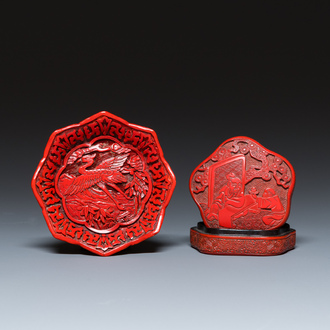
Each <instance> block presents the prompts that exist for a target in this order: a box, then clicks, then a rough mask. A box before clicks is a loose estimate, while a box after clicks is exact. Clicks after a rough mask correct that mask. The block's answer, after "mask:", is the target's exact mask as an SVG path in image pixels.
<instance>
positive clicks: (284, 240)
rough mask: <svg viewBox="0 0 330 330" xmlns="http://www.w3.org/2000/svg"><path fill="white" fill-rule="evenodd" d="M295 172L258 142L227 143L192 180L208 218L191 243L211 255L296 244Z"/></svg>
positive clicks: (270, 250)
mask: <svg viewBox="0 0 330 330" xmlns="http://www.w3.org/2000/svg"><path fill="white" fill-rule="evenodd" d="M294 184H295V174H294V170H293V167H292V166H291V164H290V163H289V162H288V161H287V160H286V159H285V158H283V157H282V156H280V155H279V154H277V153H275V152H272V151H270V150H268V149H266V148H264V147H263V146H262V145H261V144H259V143H258V142H256V141H255V140H253V139H251V138H247V137H235V138H232V139H229V140H227V141H225V142H224V143H222V144H221V145H220V146H219V148H218V149H217V150H216V151H215V152H214V153H213V154H212V155H211V156H209V157H208V158H207V159H206V160H205V161H204V162H202V163H201V164H200V165H199V166H198V167H197V168H196V169H195V170H194V172H193V173H192V175H191V178H190V192H191V195H192V197H193V199H194V201H195V202H196V204H197V206H198V208H199V210H200V213H201V216H202V219H203V222H202V223H199V224H198V226H197V227H194V228H192V229H191V244H192V246H193V247H195V248H197V249H198V250H199V251H201V252H205V253H210V254H240V255H244V254H247V255H273V254H280V253H284V252H286V251H288V250H290V249H292V248H293V247H294V245H295V237H296V232H295V230H293V229H290V226H289V225H288V224H286V220H287V218H288V216H289V212H290V204H291V196H292V192H293V188H294Z"/></svg>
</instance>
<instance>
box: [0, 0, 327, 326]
mask: <svg viewBox="0 0 330 330" xmlns="http://www.w3.org/2000/svg"><path fill="white" fill-rule="evenodd" d="M79 6H80V7H75V8H68V7H67V6H66V7H65V8H60V7H56V8H55V7H54V8H49V9H47V8H40V7H38V8H31V6H30V4H29V7H28V6H26V8H23V7H19V8H16V7H15V8H14V7H13V8H8V9H7V8H5V10H4V11H3V15H4V17H3V20H2V23H1V24H3V26H2V27H1V48H2V49H1V58H2V59H1V63H0V66H1V98H0V105H1V113H2V125H1V133H2V138H1V140H2V147H1V150H2V158H1V159H2V160H1V171H0V175H1V196H0V197H1V198H0V203H1V204H0V205H1V209H0V216H1V219H0V246H1V248H0V262H1V263H0V315H1V324H2V327H3V329H92V328H97V329H100V328H103V329H107V328H109V329H115V328H116V329H118V328H121V329H129V328H134V329H201V328H207V329H254V330H261V329H267V330H268V329H312V328H313V329H329V327H330V316H329V296H330V286H329V279H330V276H329V275H330V257H329V252H330V250H329V248H330V243H329V229H330V228H329V227H330V224H329V215H328V214H329V212H328V209H327V207H328V206H329V171H328V164H329V161H330V159H329V153H328V149H329V138H330V134H329V130H328V126H329V124H328V123H329V118H328V115H327V113H328V111H329V105H330V93H329V73H330V70H329V54H330V53H329V51H328V44H329V38H328V34H327V32H326V31H328V28H329V26H328V23H327V21H328V16H329V6H328V4H327V3H322V2H320V3H318V4H310V3H308V2H307V3H305V2H297V3H296V4H292V5H291V4H289V3H288V2H283V3H282V4H281V3H278V2H276V4H271V3H269V4H264V3H262V2H261V3H258V4H257V3H253V4H251V3H250V2H249V3H248V4H247V3H245V2H238V1H236V2H235V3H234V4H227V3H226V2H222V5H221V6H220V7H217V8H211V7H206V6H205V7H202V8H201V7H195V8H192V7H189V8H187V7H179V6H177V7H173V8H172V7H170V6H169V5H167V6H165V5H164V4H163V5H162V6H163V7H161V6H160V5H159V7H146V8H143V7H142V5H139V6H136V7H134V8H133V7H130V6H128V5H127V7H122V8H120V7H119V6H118V7H112V8H107V7H104V8H102V7H100V6H94V7H91V5H89V6H84V5H79ZM101 110H106V111H109V112H112V113H114V114H115V115H117V116H119V117H122V118H124V119H126V120H127V121H128V122H131V123H135V124H138V125H141V126H145V127H150V128H152V129H154V130H155V131H156V133H157V135H158V138H159V141H160V144H161V146H162V148H163V151H164V155H165V158H166V160H167V161H168V162H169V164H170V166H171V168H172V170H173V171H174V173H175V175H176V177H177V187H176V190H175V192H174V194H173V198H172V200H171V202H170V205H169V206H168V208H167V211H166V216H165V219H164V223H163V226H162V229H161V231H160V233H159V234H158V235H156V236H155V237H153V238H151V239H149V240H147V241H145V242H143V243H141V244H139V245H137V246H134V247H131V248H129V249H127V250H125V251H123V252H121V253H119V254H117V255H114V256H111V257H107V258H102V257H99V256H96V255H92V254H91V253H89V252H87V251H85V250H84V249H82V248H80V247H78V246H74V245H69V244H67V243H65V242H61V241H58V240H56V239H54V238H53V237H52V236H51V234H50V232H49V231H48V228H47V226H46V223H45V221H44V219H43V216H42V213H41V209H40V207H39V205H38V203H37V201H36V200H35V198H34V196H33V194H32V190H31V188H30V181H31V178H32V175H33V173H34V171H35V169H36V167H37V165H38V163H39V161H40V159H41V157H42V155H43V150H44V148H45V146H46V143H47V141H48V138H49V136H50V134H51V133H52V132H53V131H54V130H55V129H58V128H62V127H64V126H67V125H70V124H73V123H77V122H80V121H81V120H83V119H85V118H86V117H88V116H90V115H92V114H94V113H96V112H99V111H101ZM236 135H246V136H249V137H251V138H254V139H256V140H257V141H259V142H260V143H261V144H262V145H264V146H265V147H266V148H268V149H270V150H272V151H275V152H277V153H279V154H281V155H283V156H284V157H285V158H287V159H288V160H289V161H290V162H291V163H292V165H293V166H294V168H295V171H296V178H297V180H296V189H295V192H294V195H293V203H292V210H291V215H290V218H289V220H288V222H289V224H290V225H291V226H292V227H293V228H295V229H296V230H297V245H296V248H295V249H294V250H293V251H291V252H288V253H286V254H284V255H281V256H275V257H240V256H208V255H203V254H200V253H199V252H197V251H196V250H194V249H192V248H191V247H190V245H189V228H190V227H192V226H194V225H196V223H197V222H198V221H200V219H201V218H200V215H199V212H198V209H197V207H196V205H195V204H194V202H193V200H192V199H191V197H190V194H189V190H188V180H189V176H190V174H191V172H192V171H193V169H194V168H195V167H196V166H197V165H198V164H199V163H200V162H201V161H203V160H204V159H205V158H206V157H207V156H208V155H209V154H211V153H212V152H213V151H214V150H215V149H216V148H217V147H218V146H219V144H220V143H222V142H223V141H224V140H226V139H228V138H230V137H233V136H236Z"/></svg>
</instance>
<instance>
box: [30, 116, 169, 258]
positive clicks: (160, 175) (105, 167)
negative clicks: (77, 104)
mask: <svg viewBox="0 0 330 330" xmlns="http://www.w3.org/2000/svg"><path fill="white" fill-rule="evenodd" d="M174 187H175V177H174V175H173V173H172V171H171V169H170V167H169V165H168V164H167V162H166V161H165V159H164V157H163V153H162V150H161V148H160V145H159V142H158V139H157V136H156V134H155V132H154V131H152V130H150V129H148V128H144V127H141V126H137V125H133V124H129V123H127V122H126V121H124V120H123V119H121V118H119V117H116V116H114V115H112V114H110V113H107V112H100V113H98V114H96V115H94V116H92V117H90V118H87V119H86V120H84V121H82V122H81V123H80V124H77V125H72V126H68V127H66V128H63V129H60V130H57V131H55V132H54V133H53V134H52V136H51V137H50V139H49V141H48V144H47V146H46V149H45V154H44V158H43V159H42V160H41V162H40V164H39V166H38V168H37V170H36V173H35V175H34V177H33V180H32V189H33V191H34V194H35V196H36V198H37V200H38V202H39V204H40V206H41V207H42V209H43V213H44V216H45V219H46V222H47V224H48V227H49V229H50V231H51V232H52V234H53V235H54V237H56V238H58V239H61V240H64V241H66V242H69V243H73V244H79V245H81V246H82V247H84V248H86V249H88V250H90V251H92V252H95V253H97V254H100V255H104V256H105V255H111V254H113V253H115V252H117V251H120V250H122V249H124V248H126V247H128V246H129V245H132V244H137V243H139V242H141V241H142V240H145V239H146V238H148V237H151V236H153V235H155V234H157V233H158V232H159V230H160V227H161V224H162V221H163V217H164V212H165V208H166V206H167V205H168V203H169V201H170V198H171V195H172V193H173V190H174Z"/></svg>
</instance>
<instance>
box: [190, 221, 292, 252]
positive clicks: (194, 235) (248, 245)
mask: <svg viewBox="0 0 330 330" xmlns="http://www.w3.org/2000/svg"><path fill="white" fill-rule="evenodd" d="M190 243H191V246H192V247H193V248H195V249H197V250H198V251H199V252H202V253H207V254H222V255H252V256H272V255H279V254H283V253H285V252H287V251H289V250H292V249H293V248H294V246H295V244H296V231H295V230H294V229H292V228H290V226H289V225H288V224H285V225H283V226H282V227H280V228H278V229H276V230H269V231H261V230H251V231H249V230H235V229H216V228H207V227H206V226H205V225H204V223H203V222H199V223H198V225H197V227H193V228H191V229H190Z"/></svg>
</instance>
